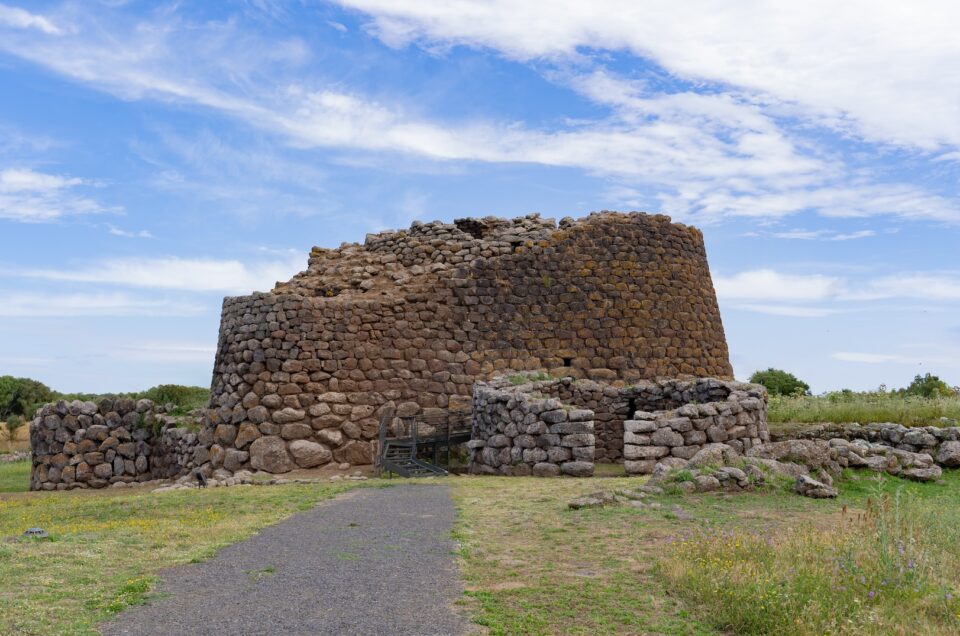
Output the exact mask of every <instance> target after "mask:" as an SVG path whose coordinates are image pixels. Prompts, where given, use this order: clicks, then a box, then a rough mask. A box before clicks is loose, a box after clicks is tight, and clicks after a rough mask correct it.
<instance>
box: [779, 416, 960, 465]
mask: <svg viewBox="0 0 960 636" xmlns="http://www.w3.org/2000/svg"><path fill="white" fill-rule="evenodd" d="M793 436H794V437H796V438H797V439H819V440H824V441H828V442H830V443H831V445H835V446H838V447H840V446H842V444H841V442H844V441H846V442H852V443H857V444H860V447H859V448H860V450H857V449H853V453H854V455H855V457H854V458H853V463H852V464H851V465H853V466H870V463H869V462H868V463H863V462H861V459H866V458H867V457H868V456H873V457H877V456H879V455H885V454H888V451H884V450H882V449H881V448H880V447H885V448H887V449H891V448H892V449H896V450H899V451H904V452H907V453H913V454H921V455H922V454H926V455H928V456H930V457H931V458H932V460H933V462H935V463H936V464H938V465H940V466H943V467H944V468H956V467H960V427H957V426H944V427H938V426H922V427H921V426H918V427H912V428H910V427H906V426H903V425H901V424H892V423H889V422H887V423H877V424H866V425H860V424H829V425H821V426H814V427H810V428H807V429H805V430H802V431H798V432H796V433H795V434H793ZM894 456H895V457H910V455H894ZM870 461H872V462H874V463H877V462H879V461H880V460H879V459H874V460H870ZM898 461H899V460H898ZM920 463H923V462H922V461H921V462H920ZM871 467H872V466H871Z"/></svg>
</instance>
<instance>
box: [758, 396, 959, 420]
mask: <svg viewBox="0 0 960 636" xmlns="http://www.w3.org/2000/svg"><path fill="white" fill-rule="evenodd" d="M941 418H947V419H948V420H954V422H953V423H952V424H951V425H954V426H955V425H956V424H957V422H960V396H954V397H937V398H922V397H915V396H902V395H897V394H892V393H880V392H874V393H852V392H851V393H844V392H837V393H830V394H827V395H824V396H810V395H806V396H799V397H790V396H771V397H770V410H769V413H768V419H769V421H770V422H797V423H805V422H809V423H819V422H833V423H836V424H845V423H848V422H859V423H861V424H866V423H869V422H897V423H900V424H903V425H905V426H943V425H944V422H942V421H941Z"/></svg>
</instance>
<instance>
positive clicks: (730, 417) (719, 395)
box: [468, 374, 769, 477]
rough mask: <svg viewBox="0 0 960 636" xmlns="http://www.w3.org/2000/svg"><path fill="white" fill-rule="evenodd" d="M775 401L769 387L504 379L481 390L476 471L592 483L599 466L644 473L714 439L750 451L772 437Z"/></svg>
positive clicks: (476, 401)
mask: <svg viewBox="0 0 960 636" xmlns="http://www.w3.org/2000/svg"><path fill="white" fill-rule="evenodd" d="M766 396H767V394H766V390H765V389H764V388H763V387H760V386H756V385H750V384H744V383H740V382H729V381H722V380H717V379H714V378H700V379H693V380H680V379H670V380H659V381H645V382H639V383H637V384H635V385H632V386H627V387H616V386H612V385H604V384H601V383H598V382H594V381H591V380H576V379H574V378H560V379H553V378H547V376H546V375H545V374H540V375H537V374H533V375H527V376H524V375H518V376H509V377H501V378H495V379H494V380H492V381H490V382H480V383H477V384H476V385H475V387H474V394H473V431H472V439H471V441H470V442H469V444H468V446H469V448H470V471H471V472H473V473H484V474H502V475H529V474H534V475H541V476H550V475H557V474H568V475H574V476H581V477H582V476H589V475H592V474H593V466H592V464H593V462H595V461H596V462H611V463H614V462H615V463H620V462H623V463H624V465H625V467H626V469H627V472H628V473H630V474H642V473H652V472H653V469H654V466H655V465H656V464H657V462H658V460H659V459H660V458H663V457H667V456H672V457H678V458H684V459H689V458H690V457H692V456H693V455H694V454H695V453H696V452H697V451H698V450H700V449H701V448H702V447H703V445H704V444H707V443H711V442H724V443H727V444H728V445H730V446H731V447H733V448H734V449H735V450H736V451H737V452H740V453H742V452H744V451H746V450H748V449H749V448H751V447H752V446H754V445H757V444H761V443H763V442H766V441H768V440H769V433H768V431H767V421H766V413H767V408H766V407H767V397H766ZM588 464H589V465H588Z"/></svg>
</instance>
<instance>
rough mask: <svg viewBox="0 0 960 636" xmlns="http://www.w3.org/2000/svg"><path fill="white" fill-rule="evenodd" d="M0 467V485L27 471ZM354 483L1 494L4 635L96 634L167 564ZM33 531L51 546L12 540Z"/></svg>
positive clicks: (210, 550) (0, 627) (204, 554)
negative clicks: (46, 537) (46, 535)
mask: <svg viewBox="0 0 960 636" xmlns="http://www.w3.org/2000/svg"><path fill="white" fill-rule="evenodd" d="M20 463H21V462H18V463H17V464H0V484H3V485H4V486H8V485H16V484H23V472H24V471H23V468H22V466H20V465H19V464H20ZM350 487H351V485H347V484H343V485H340V484H336V485H333V484H331V485H313V484H311V485H286V486H271V487H268V488H265V487H246V488H242V487H241V488H222V489H221V488H217V489H210V490H205V491H185V492H173V493H165V494H163V495H150V494H138V493H133V492H129V491H127V492H122V491H121V492H119V493H116V494H115V492H104V491H99V492H90V491H72V492H66V493H19V494H5V495H0V538H3V539H5V540H3V541H2V542H0V634H4V635H5V636H6V635H11V636H12V635H14V634H16V635H21V634H23V635H26V634H30V635H34V634H45V635H46V634H69V635H71V636H72V635H76V634H95V633H96V624H97V623H98V622H100V621H102V620H104V619H105V618H108V617H109V616H110V615H112V614H113V613H116V612H118V611H120V610H122V609H123V608H124V607H126V606H128V605H131V604H135V603H139V602H141V601H142V599H143V598H144V595H145V594H146V593H147V592H148V591H149V590H150V589H151V587H152V585H153V583H154V581H155V579H156V573H157V572H158V571H159V570H160V569H161V568H164V567H169V566H171V565H176V564H180V563H187V562H193V561H199V560H202V559H206V558H209V557H210V556H212V555H213V554H214V553H215V552H216V551H217V550H218V549H219V548H221V547H223V546H226V545H229V544H231V543H235V542H237V541H239V540H241V539H244V538H246V537H248V536H250V535H252V534H253V533H254V532H256V531H257V530H258V529H260V528H262V527H264V526H266V525H269V524H271V523H275V522H277V521H279V520H280V519H283V518H285V517H287V516H289V515H291V514H293V513H294V512H296V511H298V510H303V509H306V508H309V507H310V506H312V505H313V504H315V503H316V502H317V501H319V500H321V499H325V498H328V497H332V496H334V495H335V494H337V493H339V492H341V491H343V490H345V489H347V488H350ZM33 526H39V527H41V528H43V529H45V530H46V531H47V532H49V533H50V535H51V539H52V540H49V541H39V540H32V539H27V540H23V541H19V540H17V537H18V536H19V535H20V534H21V533H22V532H23V531H24V530H25V529H27V528H29V527H33Z"/></svg>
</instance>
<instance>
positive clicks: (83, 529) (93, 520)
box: [0, 462, 960, 635]
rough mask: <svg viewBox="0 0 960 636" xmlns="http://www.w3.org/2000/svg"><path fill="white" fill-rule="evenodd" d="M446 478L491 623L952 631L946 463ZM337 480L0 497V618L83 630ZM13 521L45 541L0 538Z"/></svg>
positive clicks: (696, 630) (655, 629)
mask: <svg viewBox="0 0 960 636" xmlns="http://www.w3.org/2000/svg"><path fill="white" fill-rule="evenodd" d="M24 464H25V462H20V463H16V464H4V465H0V484H2V485H3V487H4V488H5V489H7V490H13V489H16V488H22V487H24V486H25V485H26V470H25V469H24ZM601 474H611V475H612V474H615V471H606V472H603V471H601ZM377 483H378V482H367V485H376V484H377ZM448 483H449V484H450V486H451V492H452V495H453V498H454V502H455V505H456V507H457V510H458V517H457V524H456V527H455V538H456V540H457V541H458V542H459V545H460V551H459V559H460V567H461V572H462V575H463V578H464V582H465V587H466V595H465V597H464V600H463V603H464V605H465V609H466V610H467V611H468V612H469V613H470V614H471V616H472V618H473V620H474V621H475V622H476V623H478V624H479V625H481V626H483V627H484V628H485V630H486V631H487V632H488V633H490V634H494V635H497V634H599V633H602V634H670V635H681V634H684V635H706V634H772V633H776V634H798V635H806V634H954V633H960V618H958V614H960V605H958V601H957V600H956V597H957V596H958V592H960V567H958V566H960V562H958V561H960V471H948V472H947V473H945V474H944V478H943V480H942V481H941V482H939V483H936V484H934V483H930V484H917V483H913V482H905V481H902V480H899V479H896V478H891V477H885V478H882V479H878V478H877V477H876V476H875V475H874V474H873V473H850V474H848V476H847V478H846V479H845V480H843V481H842V482H840V484H839V485H840V489H841V496H840V498H839V499H837V500H811V499H805V498H802V497H798V496H796V495H794V494H791V493H789V492H783V491H767V492H756V493H746V494H738V495H726V494H716V493H714V494H705V495H688V496H674V497H664V498H661V499H659V501H660V502H661V504H662V505H661V507H660V508H658V509H652V508H645V509H637V508H632V507H629V506H613V507H608V508H604V509H588V510H576V511H575V510H569V509H568V508H567V505H566V504H567V502H568V501H569V499H571V498H572V497H574V496H578V495H582V494H585V493H589V492H593V491H596V490H600V489H602V490H606V491H612V490H614V489H617V488H631V487H635V486H636V485H637V484H638V483H640V479H638V478H625V477H615V476H608V477H601V478H596V479H592V480H575V479H535V478H490V477H452V478H450V480H449V482H448ZM349 487H350V485H347V484H344V485H339V484H337V485H329V486H328V485H320V486H317V485H309V486H307V485H288V486H274V487H269V488H231V489H213V490H209V491H187V492H181V493H167V494H165V495H149V494H141V493H135V492H120V493H113V492H112V491H111V492H104V491H100V492H89V491H86V492H84V491H74V492H68V493H8V494H4V495H0V537H9V538H11V540H7V541H4V542H2V543H0V633H3V634H92V633H94V629H95V626H96V624H97V623H98V622H99V621H101V620H103V619H105V618H107V617H109V616H110V615H111V614H112V613H114V612H117V611H120V610H121V609H123V608H124V607H126V606H127V605H130V604H135V603H138V602H140V601H142V599H143V598H144V595H145V594H147V593H148V591H149V590H150V589H151V586H152V585H153V583H154V581H155V577H156V573H157V571H158V570H159V569H161V568H163V567H166V566H169V565H174V564H178V563H185V562H191V561H198V560H201V559H205V558H208V557H209V556H211V555H212V554H213V553H214V552H215V551H216V550H217V549H219V548H220V547H222V546H224V545H227V544H230V543H233V542H235V541H238V540H241V539H243V538H245V537H247V536H250V535H251V534H252V533H253V532H255V531H256V530H257V529H259V528H261V527H263V526H265V525H267V524H270V523H273V522H276V521H278V520H280V519H282V518H284V517H286V516H288V515H290V514H292V513H294V512H296V511H297V510H301V509H305V508H307V507H309V506H311V505H313V504H314V503H315V502H317V501H318V500H320V499H323V498H326V497H330V496H333V495H334V494H336V493H338V492H340V491H342V490H344V489H345V488H349ZM675 505H678V506H680V507H681V511H680V512H677V511H675V510H674V509H673V506H675ZM30 526H40V527H43V528H45V529H47V530H48V531H49V532H50V533H51V535H52V537H53V540H52V541H45V542H36V541H32V540H27V541H15V540H12V538H13V537H15V536H17V535H19V534H20V533H21V532H22V531H23V530H24V529H25V528H27V527H30Z"/></svg>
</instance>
